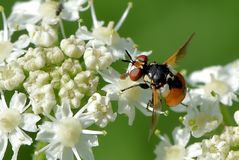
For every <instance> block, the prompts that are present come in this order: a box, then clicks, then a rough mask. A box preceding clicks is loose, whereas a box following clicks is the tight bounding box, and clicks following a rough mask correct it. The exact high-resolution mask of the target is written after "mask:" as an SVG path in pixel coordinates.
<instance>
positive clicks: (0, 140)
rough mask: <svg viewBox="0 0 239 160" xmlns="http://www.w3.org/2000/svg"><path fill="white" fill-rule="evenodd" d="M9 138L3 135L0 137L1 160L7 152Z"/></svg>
mask: <svg viewBox="0 0 239 160" xmlns="http://www.w3.org/2000/svg"><path fill="white" fill-rule="evenodd" d="M7 143H8V140H7V136H6V135H1V136H0V159H3V157H4V154H5V152H6V149H7Z"/></svg>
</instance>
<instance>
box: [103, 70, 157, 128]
mask: <svg viewBox="0 0 239 160" xmlns="http://www.w3.org/2000/svg"><path fill="white" fill-rule="evenodd" d="M100 74H101V76H102V77H103V79H104V80H105V81H106V82H108V83H110V84H108V85H106V86H104V87H103V88H102V90H104V91H105V92H107V95H108V96H109V97H110V99H111V100H116V101H118V113H120V114H122V113H124V114H126V115H127V116H128V117H129V125H132V124H133V120H134V117H135V107H136V108H138V109H139V110H140V111H141V112H143V113H144V114H145V115H148V116H149V115H152V113H151V112H149V110H147V109H146V108H147V104H148V102H149V100H151V94H152V93H151V90H150V89H142V88H140V87H134V88H131V89H128V90H125V91H124V92H122V91H121V90H122V89H125V88H127V87H130V86H132V85H135V84H137V83H139V82H133V81H132V80H130V79H129V78H128V77H127V78H126V79H125V80H121V79H120V74H119V73H118V72H116V71H115V70H113V69H112V68H108V69H107V70H105V71H102V72H100Z"/></svg>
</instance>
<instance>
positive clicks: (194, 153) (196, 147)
mask: <svg viewBox="0 0 239 160" xmlns="http://www.w3.org/2000/svg"><path fill="white" fill-rule="evenodd" d="M201 154H202V148H201V144H200V143H194V144H191V145H190V146H188V147H187V158H193V157H198V156H199V155H201Z"/></svg>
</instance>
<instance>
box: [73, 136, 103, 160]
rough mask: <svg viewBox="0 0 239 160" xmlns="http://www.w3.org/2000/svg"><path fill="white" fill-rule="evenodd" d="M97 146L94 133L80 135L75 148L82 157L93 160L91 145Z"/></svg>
mask: <svg viewBox="0 0 239 160" xmlns="http://www.w3.org/2000/svg"><path fill="white" fill-rule="evenodd" d="M94 146H98V139H97V136H95V135H81V138H80V142H79V143H78V144H77V145H76V149H77V151H78V153H79V154H80V156H81V157H82V159H87V160H94V155H93V152H92V149H91V147H94Z"/></svg>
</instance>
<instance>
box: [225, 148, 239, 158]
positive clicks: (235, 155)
mask: <svg viewBox="0 0 239 160" xmlns="http://www.w3.org/2000/svg"><path fill="white" fill-rule="evenodd" d="M237 159H239V151H234V150H231V151H230V152H229V153H228V155H227V158H226V159H225V160H237Z"/></svg>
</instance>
